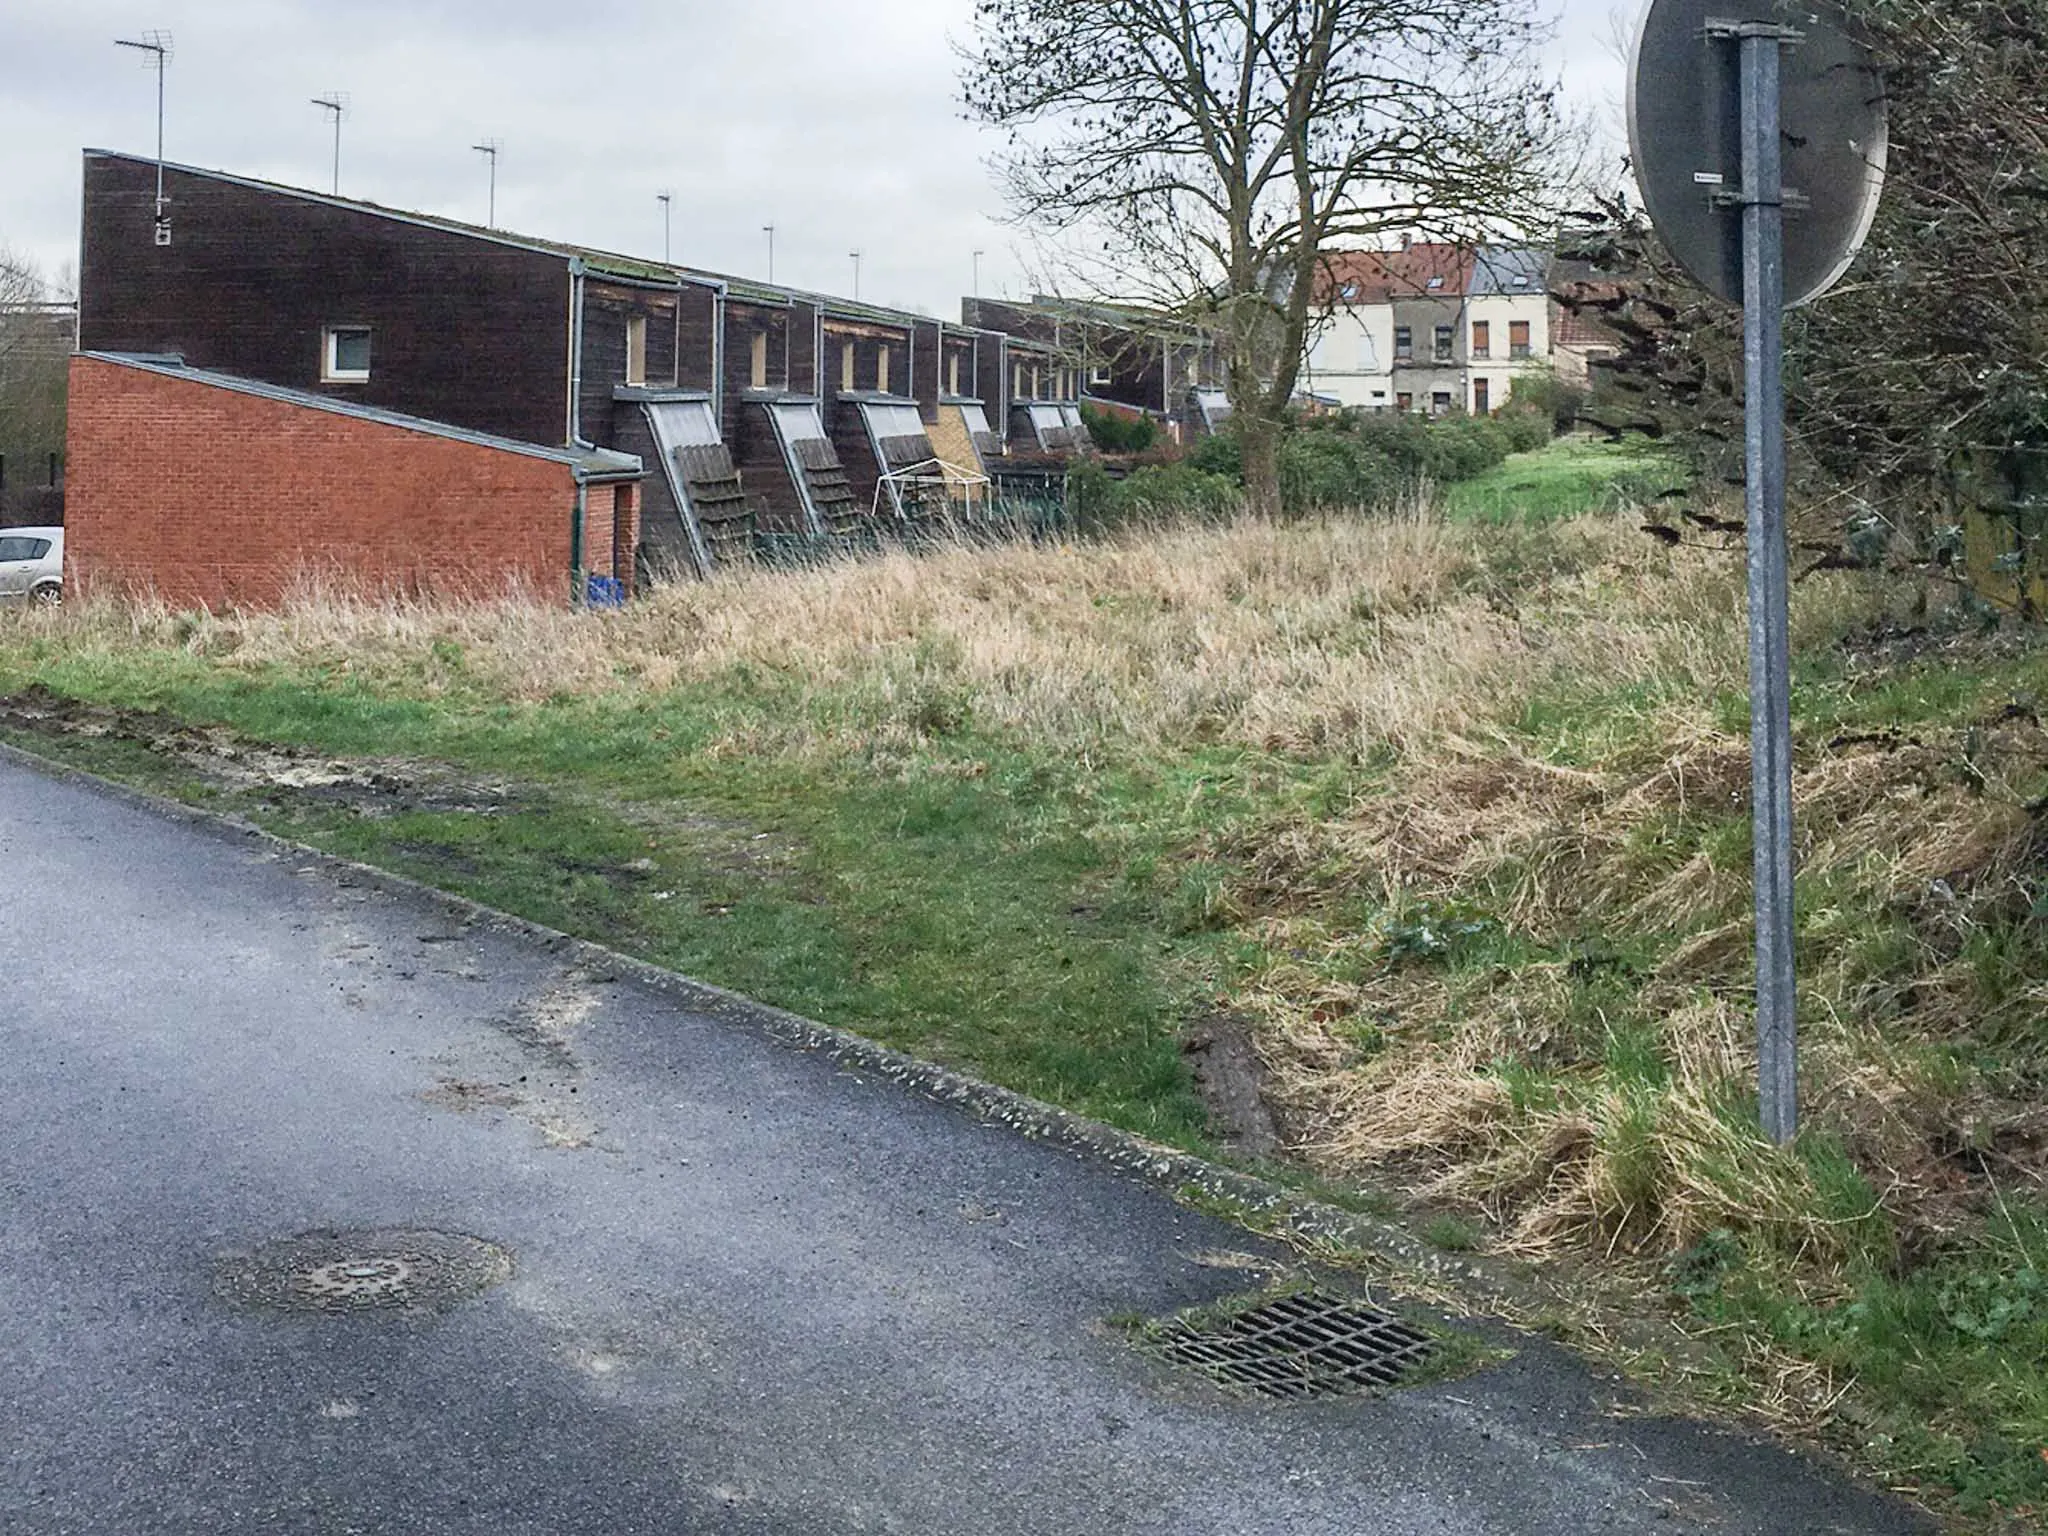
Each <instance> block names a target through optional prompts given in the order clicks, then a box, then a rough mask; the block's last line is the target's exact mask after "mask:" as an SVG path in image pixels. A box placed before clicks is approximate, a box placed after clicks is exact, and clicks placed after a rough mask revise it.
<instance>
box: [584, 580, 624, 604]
mask: <svg viewBox="0 0 2048 1536" xmlns="http://www.w3.org/2000/svg"><path fill="white" fill-rule="evenodd" d="M583 600H584V602H585V604H586V605H588V606H589V607H592V608H623V607H625V606H626V584H625V583H624V582H623V581H621V580H619V578H618V577H616V576H592V577H590V578H589V587H588V590H586V591H585V592H584V594H583Z"/></svg>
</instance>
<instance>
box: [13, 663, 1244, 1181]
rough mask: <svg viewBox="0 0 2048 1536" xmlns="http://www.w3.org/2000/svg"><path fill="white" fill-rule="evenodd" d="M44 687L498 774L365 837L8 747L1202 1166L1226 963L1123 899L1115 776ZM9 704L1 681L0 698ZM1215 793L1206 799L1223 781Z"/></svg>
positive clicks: (704, 714) (157, 780) (183, 717)
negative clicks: (752, 1000)
mask: <svg viewBox="0 0 2048 1536" xmlns="http://www.w3.org/2000/svg"><path fill="white" fill-rule="evenodd" d="M40 670H41V672H42V677H43V680H44V681H45V682H47V683H50V684H52V685H54V686H56V687H58V688H59V689H61V690H62V691H63V692H65V693H67V694H69V695H71V696H74V697H77V698H81V699H87V700H92V701H95V702H99V703H104V704H109V705H115V706H119V707H125V708H144V709H156V710H162V711H164V712H166V713H167V714H168V715H170V716H172V717H175V718H176V719H177V720H180V721H187V722H198V723H204V724H207V725H215V726H225V727H227V728H228V729H230V730H232V731H234V732H236V733H238V734H241V735H245V736H248V737H250V738H253V739H257V740H261V741H265V742H273V743H280V744H284V745H287V746H291V747H298V748H305V749H309V750H311V751H314V752H318V753H323V754H334V755H336V756H341V757H367V756H371V755H374V756H376V757H379V758H398V759H412V760H420V761H431V762H451V763H457V764H460V766H461V771H462V773H463V774H465V775H470V776H476V777H482V778H500V777H503V778H510V779H513V780H515V781H517V782H518V783H519V785H520V786H521V790H520V793H519V796H518V803H519V806H520V808H518V809H515V810H513V811H511V812H510V813H508V814H502V815H494V816H488V817H486V816H479V815H476V814H473V813H467V812H434V811H425V812H400V813H398V814H392V815H381V814H378V815H363V814H359V813H356V812H353V811H350V810H346V809H337V808H335V807H333V806H332V805H330V804H328V803H326V802H323V801H322V800H320V799H319V798H317V797H308V796H305V795H302V794H296V793H293V792H290V791H285V790H278V789H274V788H261V787H257V788H240V787H232V786H230V787H222V786H220V785H218V784H208V783H206V782H205V780H204V778H203V776H201V775H199V774H196V773H195V772H194V770H193V769H192V768H191V767H190V765H189V764H187V763H185V762H183V761H180V760H178V759H175V758H166V757H164V756H163V755H162V754H160V753H154V752H151V751H150V750H149V749H147V748H146V747H144V746H142V745H140V744H138V743H136V742H133V741H130V740H125V739H123V738H122V737H120V736H118V735H112V736H84V737H80V736H70V737H59V738H50V737H45V736H36V737H33V738H31V737H28V736H25V735H23V734H22V733H20V732H16V733H14V734H13V739H14V740H16V741H17V743H18V744H22V745H27V746H30V747H32V748H34V749H35V750H38V751H44V752H55V753H57V754H58V755H61V756H64V757H66V758H67V759H69V760H71V761H74V762H76V763H78V764H79V765H80V766H83V767H87V768H90V769H92V770H94V771H97V772H102V773H107V774H109V775H111V776H113V777H117V778H122V779H126V780H128V781H131V782H139V783H143V784H145V785H147V786H149V787H152V788H156V789H159V790H162V791H164V792H167V793H170V794H173V795H179V796H183V797H185V798H190V799H200V800H203V801H204V802H206V803H208V804H210V805H212V806H213V807H215V808H217V809H222V810H228V811H232V812H235V813H237V814H240V815H244V816H246V817H249V818H250V819H252V820H254V821H256V822H258V823H259V824H262V825H266V826H268V827H270V828H272V829H273V830H276V831H278V832H280V833H282V834H284V835H288V836H291V837H294V838H298V839H301V840H304V841H306V842H308V843H311V844H313V845H315V846H318V847H322V848H326V849H329V850H331V851H333V852H336V853H339V854H342V855H345V856H347V857H350V858H355V859H360V860H364V861H367V862H371V863H377V864H381V865H384V866H386V867H389V868H392V869H395V870H397V871H399V872H401V873H405V874H408V875H412V876H415V877H417V878H420V879H423V880H426V881H428V882H430V883H434V884H438V885H441V886H443V887H445V888H447V889H450V890H453V891H456V892H458V893H460V894H462V895H466V896H470V897H473V898H475V899H477V900H480V901H483V902H486V903H488V904H490V905H493V906H497V907H501V908H504V909H506V910H510V911H515V912H518V913H521V914H522V915H524V916H527V917H531V918H533V919H535V920H536V921H539V922H543V923H546V924H549V925H551V926H554V927H558V928H561V929H564V930H565V931H568V932H571V933H574V934H577V935H579V936H582V937H586V938H591V939H594V940H597V941H599V942H602V943H606V944H609V945H612V946H614V947H617V948H620V949H622V950H625V951H627V952H629V953H632V954H636V955H639V956H642V957H644V958H647V959H649V960H652V961H655V962H657V963H659V964H663V965H668V966H672V967H675V968H677V969H679V970H682V971H685V972H687V973H689V974H692V975H695V976H699V977H701V978H703V979H705V980H708V981H712V982H714V983H717V984H720V985H724V986H728V987H731V988H733V989H735V990H738V991H741V992H744V993H746V994H748V995H750V996H753V997H756V998H759V999H761V1000H762V1001H764V1002H768V1003H772V1004H775V1005H777V1006H781V1007H786V1008H789V1009H792V1010H794V1011H796V1012H799V1013H802V1014H805V1015H807V1016H810V1017H814V1018H819V1019H822V1020H825V1021H827V1022H831V1023H835V1024H838V1025H841V1026H843V1027H846V1028H850V1029H855V1030H858V1031H860V1032H862V1033H864V1034H867V1035H869V1036H871V1037H873V1038H875V1039H878V1040H881V1041H883V1042H885V1043H888V1044H890V1045H894V1046H898V1047H900V1048H902V1049H904V1050H907V1051H911V1052H914V1053H917V1054H919V1055H922V1056H925V1057H928V1058H931V1059H934V1060H938V1061H943V1062H948V1063H951V1064H955V1065H958V1066H961V1067H963V1068H966V1069H968V1070H970V1071H973V1072H976V1073H979V1074H981V1075H984V1076H987V1077H989V1078H991V1079H994V1080H996V1081H999V1082H1002V1083H1004V1084H1006V1085H1007V1086H1010V1087H1013V1088H1016V1089H1018V1090H1020V1091H1022V1092H1025V1093H1029V1094H1032V1095H1035V1096H1037V1097H1040V1098H1044V1099H1046V1100H1049V1101H1051V1102H1053V1103H1056V1104H1060V1105H1063V1106H1065V1107H1068V1108H1071V1109H1074V1110H1077V1111H1080V1112H1081V1113H1084V1114H1088V1115H1092V1116H1095V1117H1098V1118H1101V1119H1104V1120H1107V1121H1109V1122H1111V1123H1113V1124H1117V1125H1121V1126H1124V1127H1126V1128H1128V1129H1132V1130H1136V1131H1139V1132H1141V1133H1142V1134H1144V1135H1147V1136H1151V1137H1154V1138H1157V1139H1159V1140H1162V1141H1165V1142H1168V1143H1172V1144H1175V1145H1180V1146H1188V1147H1207V1146H1209V1145H1210V1143H1209V1142H1208V1140H1207V1139H1206V1137H1205V1134H1204V1116H1203V1111H1202V1107H1201V1104H1200V1102H1199V1100H1198V1099H1197V1098H1196V1096H1195V1094H1194V1092H1193V1089H1192V1087H1191V1084H1190V1080H1189V1077H1188V1073H1187V1070H1186V1068H1185V1066H1184V1065H1183V1063H1182V1061H1181V1057H1180V1050H1179V1039H1178V1030H1179V1026H1180V1023H1181V1021H1182V1019H1183V1018H1184V1017H1185V1016H1186V1015H1187V1014H1188V1013H1190V1012H1192V1011H1193V1010H1195V1009H1196V1008H1197V1007H1198V1006H1199V1003H1198V999H1199V998H1200V996H1201V995H1203V981H1204V978H1211V979H1213V976H1214V973H1215V970H1216V953H1217V947H1218V940H1217V938H1216V936H1215V934H1214V933H1213V931H1212V928H1213V925H1211V924H1209V923H1208V922H1206V921H1205V920H1201V919H1200V918H1199V913H1198V910H1192V909H1189V903H1190V902H1191V901H1193V902H1194V903H1195V908H1196V909H1198V907H1199V900H1198V899H1197V898H1191V897H1189V896H1188V895H1187V894H1186V893H1185V891H1184V890H1183V888H1182V885H1183V884H1184V883H1185V882H1181V883H1175V884H1170V885H1166V886H1164V887H1162V886H1160V885H1159V883H1158V882H1148V881H1146V880H1143V879H1138V880H1134V879H1132V878H1131V877H1130V875H1129V874H1128V872H1127V867H1128V866H1133V865H1135V866H1139V867H1142V868H1147V869H1152V870H1160V869H1163V868H1165V867H1166V866H1167V864H1168V862H1169V861H1167V860H1166V859H1165V858H1164V853H1165V848H1164V845H1163V844H1161V843H1160V842H1159V841H1158V838H1157V832H1156V829H1147V828H1146V827H1145V826H1144V824H1143V822H1142V821H1138V822H1133V821H1132V819H1131V818H1129V817H1128V816H1127V815H1126V809H1127V807H1126V800H1127V798H1128V796H1129V795H1131V794H1132V793H1133V788H1132V786H1131V785H1130V784H1128V783H1127V782H1125V781H1123V780H1121V779H1119V778H1117V777H1115V776H1111V777H1107V778H1105V777H1104V776H1102V775H1099V774H1091V775H1083V774H1081V773H1079V772H1077V771H1075V770H1073V769H1071V768H1068V767H1066V766H1065V765H1062V764H1058V763H1041V762H1035V761H1032V760H1029V759H1027V758H1025V757H1023V756H1021V755H1018V754H1015V753H1008V754H1006V753H1004V752H1002V751H1001V750H1000V749H999V748H998V747H997V745H996V744H994V743H984V742H979V741H976V740H974V739H973V738H972V737H971V736H967V737H963V738H961V739H960V740H959V741H958V742H956V743H952V744H949V745H948V746H946V747H942V748H939V749H936V750H935V751H934V752H933V753H932V754H931V755H930V756H929V758H928V759H927V760H925V761H923V762H917V763H911V764H907V765H903V766H902V768H901V769H900V771H899V772H898V773H897V774H895V775H894V776H892V777H890V778H889V779H888V780H887V781H883V782H878V781H877V780H876V779H875V778H874V776H873V775H872V774H868V773H864V772H862V771H861V770H860V767H859V765H857V764H848V763H835V762H829V761H827V762H823V763H806V762H801V761H783V762H762V761H758V760H745V759H726V760H720V759H715V758H705V757H702V756H698V755H694V754H693V753H692V752H691V751H690V750H689V744H690V743H692V742H693V741H696V740H700V739H702V737H703V736H704V735H705V734H706V733H707V732H708V731H709V730H710V729H712V728H713V726H714V725H715V723H716V722H717V721H718V720H719V719H722V718H725V717H726V716H727V715H728V714H729V712H730V711H731V710H733V709H735V708H745V709H748V710H756V711H758V710H768V709H772V708H773V707H774V701H773V700H772V698H756V699H752V700H747V701H742V700H737V699H735V698H733V697H732V696H730V695H728V694H726V693H725V692H724V691H723V690H719V689H707V690H682V691H678V692H677V693H676V694H674V695H672V696H671V697H669V698H667V699H665V700H663V701H662V702H661V703H660V704H659V705H658V706H656V707H654V708H651V709H650V708H648V707H647V706H646V705H645V704H644V703H642V704H640V705H638V706H635V707H625V706H622V705H619V704H617V703H614V702H607V701H583V700H575V699H564V700H557V701H548V702H542V703H538V704H531V705H524V706H515V707H507V706H504V705H502V704H498V703H492V702H487V701H475V702H470V703H451V702H449V701H446V700H444V701H442V702H441V703H440V704H439V705H438V706H436V707H433V708H427V707H425V706H424V705H422V704H420V703H419V702H418V701H416V700H407V699H403V698H391V697H386V696H380V695H377V694H374V693H371V692H368V691H366V690H363V689H360V688H358V687H356V686H354V685H352V684H349V683H347V682H345V681H339V680H328V679H321V678H314V677H307V676H300V675H293V674H292V673H290V672H282V671H281V672H278V673H275V674H273V675H269V676H266V677H264V678H262V679H260V680H259V679H249V678H239V679H230V678H226V677H223V676H220V675H209V674H208V673H206V672H205V671H204V669H200V668H194V667H191V666H190V665H188V664H187V663H186V662H185V661H184V660H181V659H175V658H173V659H169V660H168V664H165V661H164V659H161V658H157V657H147V658H136V659H135V660H133V661H131V662H128V663H114V662H110V661H107V660H105V659H98V660H95V661H94V662H93V663H92V664H91V665H90V666H88V667H82V668H74V667H71V666H66V665H63V664H59V665H57V666H55V667H51V668H44V669H40ZM24 680H25V679H24V677H23V675H22V674H21V673H20V672H18V671H15V670H14V669H13V668H12V667H9V666H5V665H0V689H4V688H6V687H10V686H18V685H19V684H20V683H21V682H23V681H24ZM963 763H971V764H972V774H971V776H968V775H967V774H963V772H962V771H961V765H962V764H963ZM1219 778H1220V780H1221V783H1222V787H1221V789H1220V790H1219V791H1218V794H1219V797H1220V798H1221V799H1223V800H1226V801H1227V799H1228V797H1229V790H1228V773H1227V770H1226V771H1225V772H1224V773H1222V774H1220V775H1219ZM1084 779H1085V782H1084ZM1197 806H1198V808H1199V804H1198V803H1197ZM763 850H767V851H765V852H764V851H763Z"/></svg>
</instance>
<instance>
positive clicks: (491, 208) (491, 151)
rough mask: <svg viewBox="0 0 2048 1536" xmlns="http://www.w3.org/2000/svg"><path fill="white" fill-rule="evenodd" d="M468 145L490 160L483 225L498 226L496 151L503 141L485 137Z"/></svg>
mask: <svg viewBox="0 0 2048 1536" xmlns="http://www.w3.org/2000/svg"><path fill="white" fill-rule="evenodd" d="M469 147H470V148H471V149H473V150H475V151H476V152H477V153H478V154H480V155H482V156H483V157H484V158H485V159H487V160H489V161H490V162H491V193H490V201H489V202H487V203H486V204H485V205H484V207H485V209H486V210H487V211H486V212H485V214H484V227H485V228H486V229H496V228H497V227H498V151H499V150H501V149H503V148H504V147H505V141H504V140H503V139H485V140H484V141H483V143H481V144H472V145H470V146H469Z"/></svg>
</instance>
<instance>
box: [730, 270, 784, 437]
mask: <svg viewBox="0 0 2048 1536" xmlns="http://www.w3.org/2000/svg"><path fill="white" fill-rule="evenodd" d="M756 336H763V337H765V338H766V339H767V347H766V355H765V359H764V361H765V363H766V369H765V372H764V374H763V376H762V378H761V380H760V382H758V383H757V382H756V380H755V375H754V357H755V352H754V338H755V337H756ZM788 378H789V311H788V310H786V309H783V308H780V307H777V306H772V305H762V304H746V303H741V302H739V301H737V300H728V301H727V303H726V306H725V410H724V415H723V419H721V420H720V422H719V424H718V430H719V434H720V435H721V436H723V437H725V438H726V439H727V440H728V441H730V440H732V439H734V438H736V437H738V436H739V435H740V434H741V433H742V432H744V431H745V430H746V427H745V423H744V421H743V419H742V410H741V407H742V404H743V402H744V396H745V394H746V392H747V391H748V390H749V389H773V390H786V389H788V388H789V384H788Z"/></svg>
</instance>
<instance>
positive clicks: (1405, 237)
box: [1401, 229, 1415, 251]
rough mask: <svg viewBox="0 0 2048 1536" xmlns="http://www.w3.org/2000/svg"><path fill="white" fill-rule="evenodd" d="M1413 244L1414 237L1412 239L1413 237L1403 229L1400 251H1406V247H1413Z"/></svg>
mask: <svg viewBox="0 0 2048 1536" xmlns="http://www.w3.org/2000/svg"><path fill="white" fill-rule="evenodd" d="M1414 243H1415V237H1414V236H1413V235H1411V234H1410V233H1408V231H1407V230H1405V229H1404V230H1402V231H1401V249H1402V250H1404V251H1405V250H1407V249H1408V247H1409V246H1411V245H1413V244H1414Z"/></svg>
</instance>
